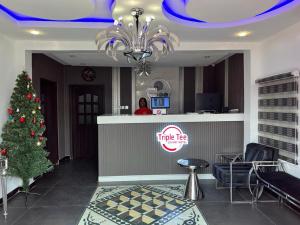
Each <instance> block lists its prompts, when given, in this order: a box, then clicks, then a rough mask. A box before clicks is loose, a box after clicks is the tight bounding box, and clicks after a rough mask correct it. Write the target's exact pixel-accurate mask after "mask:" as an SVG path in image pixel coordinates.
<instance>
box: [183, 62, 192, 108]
mask: <svg viewBox="0 0 300 225" xmlns="http://www.w3.org/2000/svg"><path fill="white" fill-rule="evenodd" d="M184 112H185V113H186V112H195V67H185V68H184Z"/></svg>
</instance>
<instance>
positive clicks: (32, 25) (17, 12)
mask: <svg viewBox="0 0 300 225" xmlns="http://www.w3.org/2000/svg"><path fill="white" fill-rule="evenodd" d="M288 2H289V4H287V5H284V6H283V7H280V8H276V10H273V11H271V12H268V13H266V14H263V15H259V14H260V13H263V12H265V11H266V10H268V9H270V8H272V7H274V6H276V5H278V4H283V3H288ZM181 4H184V5H181ZM299 4H300V0H264V1H261V0H251V1H250V0H248V1H245V0H226V1H220V0H184V1H183V0H151V1H149V0H51V1H50V0H48V1H47V0H44V1H41V0H26V1H24V0H0V33H2V34H5V35H7V36H9V37H11V38H14V39H19V40H69V41H72V40H74V41H75V40H88V41H93V40H94V39H95V36H96V34H97V33H98V32H99V30H101V29H103V28H106V27H108V26H110V25H111V24H112V21H113V19H114V18H118V17H119V16H120V15H122V16H124V18H126V19H127V17H126V16H128V14H129V10H130V9H131V8H132V7H143V8H144V9H145V14H146V15H154V16H155V17H156V23H159V24H164V25H166V26H168V28H169V29H170V31H172V32H173V33H176V34H177V35H178V36H179V38H180V39H181V41H182V42H185V41H224V42H229V41H234V42H239V41H241V42H243V41H247V42H251V41H261V40H263V39H265V38H267V37H269V36H272V35H273V34H275V33H277V32H279V31H281V30H283V29H285V28H287V27H289V26H291V25H293V24H295V23H297V22H299V21H300V6H299ZM166 6H168V7H169V8H166ZM166 9H169V10H166ZM172 12H173V14H172ZM174 12H176V16H174V15H175V14H174ZM198 20H201V21H202V20H203V21H206V22H205V23H202V22H199V21H198ZM29 29H37V30H39V31H41V32H42V34H43V35H40V36H33V35H31V34H29V33H28V32H27V31H28V30H29ZM243 30H248V31H250V32H252V35H250V36H249V37H245V38H237V37H235V35H234V34H235V33H236V32H238V31H243Z"/></svg>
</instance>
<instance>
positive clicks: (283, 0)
mask: <svg viewBox="0 0 300 225" xmlns="http://www.w3.org/2000/svg"><path fill="white" fill-rule="evenodd" d="M189 1H190V0H163V2H162V8H163V12H164V14H165V16H166V17H167V18H168V19H169V20H171V21H174V22H177V23H180V24H183V25H188V26H193V27H198V28H225V27H234V26H241V25H245V24H249V23H254V22H257V21H261V20H264V19H266V18H269V17H271V16H274V15H278V14H280V13H282V12H284V11H286V10H288V9H290V8H292V7H295V6H297V5H300V0H280V1H278V3H277V4H276V5H274V6H273V7H271V8H270V9H268V10H266V11H264V12H262V13H260V14H258V15H255V16H254V17H251V18H246V19H242V20H239V21H232V22H222V23H215V22H207V21H203V20H199V19H197V18H193V17H191V16H189V15H188V14H187V13H186V7H187V5H188V3H189Z"/></svg>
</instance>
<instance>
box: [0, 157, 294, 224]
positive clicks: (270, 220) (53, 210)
mask: <svg viewBox="0 0 300 225" xmlns="http://www.w3.org/2000/svg"><path fill="white" fill-rule="evenodd" d="M160 183H161V182H160ZM172 183H174V182H172ZM201 184H202V187H203V189H204V192H205V194H206V196H205V199H204V200H201V201H199V202H198V203H197V205H198V206H199V208H200V210H201V212H202V213H203V215H204V217H205V218H206V220H207V223H208V225H238V224H239V225H274V224H276V225H286V224H287V225H299V224H300V215H299V214H296V213H295V212H293V211H292V210H290V209H288V208H287V207H285V206H283V205H279V204H277V203H259V204H258V205H249V204H243V205H240V204H239V205H232V204H230V203H229V194H228V190H226V189H224V190H216V189H215V184H214V182H213V181H210V180H205V181H204V180H201ZM96 186H97V164H96V163H91V162H84V161H74V162H66V163H63V164H61V165H60V166H59V168H57V169H55V171H54V172H51V173H50V174H47V175H46V176H44V177H43V178H42V179H41V180H39V181H38V183H37V186H36V188H35V189H34V190H33V191H34V192H37V193H40V194H41V195H40V196H30V200H29V203H28V207H27V208H26V207H25V205H24V196H22V195H21V194H20V195H17V196H15V197H14V198H13V199H11V200H10V201H9V212H8V213H9V215H8V219H7V221H4V219H3V216H2V215H0V224H1V225H2V224H3V225H4V224H9V225H29V224H30V225H77V223H78V221H79V220H80V218H81V215H82V213H83V212H84V209H85V208H86V207H87V205H88V203H89V200H90V198H91V196H92V195H93V193H94V191H95V189H96ZM245 197H247V192H243V191H242V192H240V193H237V195H236V198H237V199H243V198H245Z"/></svg>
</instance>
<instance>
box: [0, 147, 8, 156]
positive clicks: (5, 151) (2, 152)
mask: <svg viewBox="0 0 300 225" xmlns="http://www.w3.org/2000/svg"><path fill="white" fill-rule="evenodd" d="M0 155H2V156H6V155H7V149H5V148H3V149H1V150H0Z"/></svg>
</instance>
